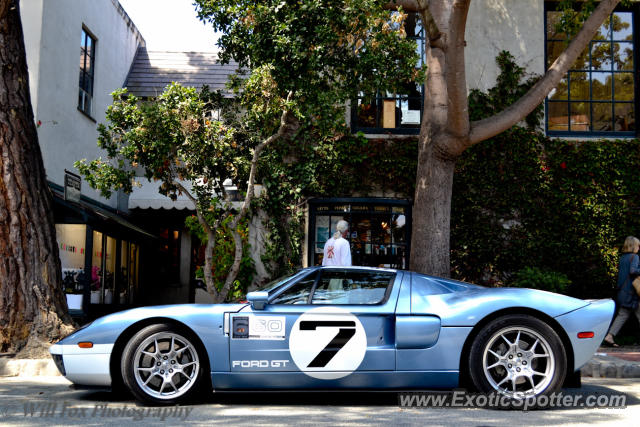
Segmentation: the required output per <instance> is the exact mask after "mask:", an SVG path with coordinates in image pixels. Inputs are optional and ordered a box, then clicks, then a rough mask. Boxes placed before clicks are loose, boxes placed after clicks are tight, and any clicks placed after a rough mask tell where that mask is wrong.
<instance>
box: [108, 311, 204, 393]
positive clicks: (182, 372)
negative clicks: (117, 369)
mask: <svg viewBox="0 0 640 427" xmlns="http://www.w3.org/2000/svg"><path fill="white" fill-rule="evenodd" d="M121 362H122V363H121V365H120V366H121V370H122V378H123V380H124V383H125V384H126V385H127V387H128V388H129V390H131V392H132V393H133V394H134V395H135V396H136V397H137V398H138V399H140V400H142V401H144V402H147V403H153V404H176V403H179V402H184V401H187V400H189V399H190V398H191V397H193V396H194V393H196V392H197V390H198V389H199V388H200V386H201V385H202V383H203V376H204V369H203V360H202V357H201V355H200V354H199V351H198V348H197V347H196V340H195V338H194V337H193V336H192V334H191V333H189V332H188V331H186V330H183V329H182V328H178V327H177V326H175V325H172V324H156V325H151V326H148V327H146V328H144V329H142V330H141V331H140V332H138V333H137V334H136V335H134V336H133V338H131V340H130V341H129V343H128V344H127V346H126V347H125V349H124V352H123V353H122V360H121Z"/></svg>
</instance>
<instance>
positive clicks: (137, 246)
mask: <svg viewBox="0 0 640 427" xmlns="http://www.w3.org/2000/svg"><path fill="white" fill-rule="evenodd" d="M556 6H557V2H553V1H544V0H476V1H473V2H471V8H470V11H469V14H468V16H469V18H468V23H467V37H466V40H467V48H466V53H465V55H466V57H465V60H466V64H467V67H466V77H467V86H468V89H469V90H470V89H480V90H482V91H486V90H488V89H489V88H491V87H493V86H495V84H496V78H497V76H498V72H499V69H498V66H497V64H496V61H495V59H496V56H497V55H498V53H499V52H500V51H502V50H507V51H509V52H510V53H511V54H512V55H513V56H514V57H515V60H516V63H517V64H518V65H520V66H523V67H525V68H526V70H527V72H529V73H530V74H534V75H535V74H537V75H542V74H543V73H544V72H545V69H546V67H548V66H549V65H550V64H551V63H552V62H553V60H554V59H555V58H556V57H557V55H558V54H559V52H561V51H562V49H563V47H564V46H565V42H566V35H564V34H562V33H560V32H558V31H557V30H556V28H555V23H556V22H557V19H558V16H559V14H558V12H557V11H556ZM639 11H640V8H639V7H638V5H635V4H634V5H633V6H632V7H631V8H628V9H627V8H623V7H619V8H618V9H616V11H615V12H614V13H613V14H612V16H611V17H610V19H609V20H608V21H607V22H605V24H604V25H603V26H602V27H601V28H600V30H599V31H598V33H597V35H596V36H595V37H594V39H593V41H592V42H591V43H590V44H589V46H588V47H587V48H586V49H585V51H584V52H583V54H582V55H581V57H580V59H579V60H578V61H577V62H576V64H575V65H574V66H573V67H572V69H571V70H570V72H569V73H568V74H567V76H565V78H564V79H563V80H562V82H561V83H560V84H559V86H558V87H557V88H556V89H555V90H554V91H552V93H551V94H550V95H549V96H548V97H547V99H546V101H545V116H544V122H543V123H542V125H541V126H543V127H544V129H545V131H546V133H547V134H548V135H549V136H554V137H555V136H557V137H580V138H582V139H584V138H591V137H593V138H601V137H616V138H617V137H629V138H635V137H636V136H637V130H636V128H635V111H637V107H638V99H640V97H639V96H637V91H638V90H637V88H638V82H637V79H638V77H637V76H638V70H637V65H636V64H637V63H638V61H637V58H636V50H635V44H636V40H637V38H638V36H637V35H636V32H635V25H636V22H639V21H638V20H637V17H638V12H639ZM21 13H22V16H23V25H24V32H25V43H26V48H27V60H28V66H29V71H30V86H31V92H32V102H33V107H34V115H35V117H36V120H37V121H38V126H39V128H38V134H39V138H40V144H41V147H42V152H43V157H44V162H45V168H46V171H47V175H48V179H49V181H50V184H51V188H52V190H53V192H54V195H55V196H56V197H55V200H56V221H57V223H58V225H57V229H58V230H57V231H58V236H59V243H60V250H61V258H62V261H63V268H64V269H65V277H66V278H65V283H66V284H65V287H66V288H67V291H69V293H70V294H75V296H72V297H71V298H72V299H73V300H74V301H76V304H75V305H74V307H78V305H77V299H78V298H80V297H79V296H78V295H80V294H81V295H82V302H81V303H80V307H81V308H82V309H83V310H84V311H85V312H87V311H90V310H91V309H93V311H94V312H96V313H97V312H99V311H104V310H112V309H114V308H116V307H122V306H126V305H128V304H152V303H163V302H189V301H191V302H193V301H202V302H204V301H206V300H207V296H206V294H204V293H203V291H201V290H196V289H195V287H194V269H195V267H196V264H197V261H196V258H197V245H195V244H193V243H192V238H191V236H189V234H188V232H187V231H186V230H185V227H184V219H185V217H186V216H187V215H191V214H192V213H193V206H191V204H190V202H189V201H188V200H180V199H179V200H177V201H171V200H170V199H168V198H166V197H164V196H162V195H160V194H159V193H158V191H157V188H155V187H154V183H147V182H146V180H144V179H141V180H140V181H141V182H142V183H143V187H142V188H136V189H135V190H134V192H133V194H132V195H131V196H130V197H126V196H124V195H122V194H116V195H114V196H113V197H111V198H109V199H107V198H104V197H102V196H101V195H100V194H98V193H96V192H95V191H93V190H92V189H90V188H89V187H88V186H87V185H81V186H80V192H79V194H75V193H74V185H75V184H74V183H77V177H74V176H73V162H74V161H75V160H78V159H81V158H88V159H93V158H97V157H100V155H101V154H102V153H101V152H100V150H99V149H98V148H97V146H96V139H97V132H96V127H97V123H100V122H103V121H104V115H105V110H106V107H107V106H108V105H110V104H111V102H112V100H111V96H110V95H109V94H110V93H111V92H112V91H113V90H115V89H117V88H120V87H123V86H124V87H127V88H128V89H129V91H130V92H131V93H133V94H134V95H137V96H140V97H143V98H149V97H153V96H155V95H158V94H159V93H161V92H162V91H163V89H164V87H165V86H166V85H167V84H169V83H170V82H172V81H177V82H179V83H181V84H183V85H186V86H194V87H197V88H200V87H202V85H204V84H206V85H208V86H209V87H210V88H211V89H213V90H215V89H224V87H225V84H226V82H227V80H228V77H229V75H230V74H232V73H233V72H234V71H235V65H234V64H230V65H226V66H224V65H220V64H217V63H216V60H217V57H216V55H215V54H210V53H197V52H149V51H147V49H146V48H145V43H144V39H143V38H142V36H141V35H140V33H139V32H138V30H137V29H136V27H135V24H134V23H133V22H132V21H131V20H130V19H129V17H128V16H127V15H126V12H125V11H124V10H123V9H122V7H121V6H120V5H119V3H118V2H117V0H96V1H92V2H80V1H74V0H57V1H55V2H54V1H52V0H29V1H24V0H23V1H22V2H21ZM406 31H407V36H408V37H412V38H415V39H416V41H417V42H418V48H419V49H421V51H422V50H423V47H424V33H423V30H422V28H421V24H420V21H419V19H417V18H416V17H415V16H410V17H409V18H408V20H407V22H406ZM78 44H79V45H80V49H78ZM78 59H80V65H79V66H78ZM423 90H424V89H423V86H422V85H421V84H419V83H416V84H413V85H408V86H407V87H406V88H405V90H403V91H402V93H379V94H377V95H376V96H375V97H369V98H365V97H364V96H362V97H359V98H357V99H354V100H353V101H352V102H351V104H350V105H349V106H348V107H347V108H346V111H345V114H346V118H347V122H348V123H349V125H350V126H351V129H352V131H353V132H363V133H364V134H365V135H366V136H367V137H368V138H370V139H375V140H393V141H396V142H400V143H402V141H406V142H407V143H408V142H409V141H410V140H415V139H416V138H417V135H418V132H419V126H420V123H421V120H422V104H423ZM229 96H230V95H229ZM65 171H68V172H70V173H68V172H65ZM65 184H67V185H65ZM65 189H66V192H67V194H68V197H65ZM74 194H75V196H74ZM411 207H412V200H411V195H407V194H401V193H400V192H393V191H391V192H389V191H386V192H385V191H382V190H376V189H373V190H368V191H363V192H359V193H358V194H349V195H336V197H334V198H330V199H322V198H316V199H311V200H310V202H309V203H308V205H307V207H306V209H307V216H306V234H305V236H306V237H305V242H304V254H303V259H302V263H303V265H305V266H306V265H316V264H319V263H321V261H322V248H323V246H324V242H326V240H327V239H328V238H329V236H331V234H333V232H334V231H335V225H336V224H337V222H338V221H339V220H341V219H344V220H347V221H348V222H349V224H350V235H349V239H350V242H351V250H352V254H353V262H354V264H361V265H374V266H388V267H396V268H407V267H408V260H409V254H410V251H411V241H410V236H411V223H412V211H411ZM134 224H137V225H134ZM250 240H251V245H252V248H253V250H254V253H253V258H254V261H255V263H256V266H257V268H258V274H257V281H263V280H265V279H266V278H267V277H268V273H267V271H266V269H265V268H264V266H263V265H262V262H261V256H260V255H261V253H262V251H263V247H264V240H265V236H264V230H263V229H262V226H261V222H260V220H259V219H256V220H254V222H253V224H252V231H251V235H250ZM158 266H159V267H158ZM81 282H82V283H84V285H82V284H81Z"/></svg>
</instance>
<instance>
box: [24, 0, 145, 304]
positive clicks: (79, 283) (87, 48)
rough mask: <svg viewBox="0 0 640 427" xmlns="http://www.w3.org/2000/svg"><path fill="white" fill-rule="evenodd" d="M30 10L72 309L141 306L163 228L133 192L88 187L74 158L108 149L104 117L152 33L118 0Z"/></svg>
mask: <svg viewBox="0 0 640 427" xmlns="http://www.w3.org/2000/svg"><path fill="white" fill-rule="evenodd" d="M20 12H21V16H22V23H23V30H24V34H25V47H26V52H27V66H28V69H29V86H30V89H31V100H32V105H33V111H34V117H35V120H36V124H37V128H38V138H39V142H40V147H41V151H42V156H43V160H44V166H45V171H46V174H47V180H48V182H49V186H50V189H51V191H52V193H53V196H54V209H55V211H54V215H55V221H56V232H57V238H58V244H59V250H60V258H61V261H62V269H63V280H64V283H63V286H64V288H65V292H66V293H67V302H68V304H69V308H70V311H71V313H72V314H75V315H78V316H81V317H87V316H89V317H95V316H98V315H100V314H102V313H104V312H109V311H115V310H116V309H118V308H122V307H127V306H130V305H133V304H136V303H138V302H139V300H140V293H141V286H142V285H141V277H142V272H141V270H142V268H143V259H142V257H143V253H144V250H143V248H144V247H146V246H148V244H149V242H153V241H154V240H155V236H153V235H151V234H150V233H147V232H146V231H144V230H143V229H141V228H140V227H137V226H135V225H133V224H132V223H131V222H130V221H129V220H128V216H127V212H128V209H127V201H126V197H124V195H122V194H115V195H114V196H113V197H111V198H106V197H103V196H101V195H100V194H99V193H98V192H96V191H95V190H93V189H91V188H90V187H89V186H88V185H82V183H81V180H80V177H79V176H77V175H76V174H75V173H74V167H73V164H74V162H75V161H77V160H80V159H82V158H88V159H92V158H96V157H99V156H100V155H101V154H102V153H101V150H100V149H99V148H98V147H97V144H96V141H97V136H98V132H97V125H98V123H100V122H103V121H104V117H105V111H106V108H107V106H108V105H110V104H111V102H112V100H111V95H110V94H111V92H113V91H114V90H115V89H118V88H120V87H122V85H123V84H124V81H125V79H126V77H127V74H128V72H129V69H130V67H131V63H132V61H133V58H134V56H135V53H136V51H137V49H138V47H139V46H144V44H145V41H144V38H143V37H142V35H141V34H140V32H139V31H138V30H137V28H136V26H135V25H134V23H133V22H132V21H131V19H130V18H129V17H128V16H127V14H126V12H125V11H124V9H123V8H122V7H121V6H120V4H119V3H118V1H117V0H96V1H91V2H85V1H75V0H57V1H51V0H28V1H25V0H23V1H21V2H20Z"/></svg>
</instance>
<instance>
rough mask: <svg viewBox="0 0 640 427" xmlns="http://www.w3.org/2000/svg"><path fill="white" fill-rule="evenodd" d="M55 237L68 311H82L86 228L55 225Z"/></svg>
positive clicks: (85, 281)
mask: <svg viewBox="0 0 640 427" xmlns="http://www.w3.org/2000/svg"><path fill="white" fill-rule="evenodd" d="M56 236H57V241H58V249H59V252H60V264H61V265H62V286H63V288H64V291H65V293H66V294H67V305H68V306H69V309H70V310H81V309H82V298H83V296H82V293H83V291H84V286H85V285H86V283H87V280H86V278H85V274H84V261H85V244H86V236H87V226H86V225H84V224H56Z"/></svg>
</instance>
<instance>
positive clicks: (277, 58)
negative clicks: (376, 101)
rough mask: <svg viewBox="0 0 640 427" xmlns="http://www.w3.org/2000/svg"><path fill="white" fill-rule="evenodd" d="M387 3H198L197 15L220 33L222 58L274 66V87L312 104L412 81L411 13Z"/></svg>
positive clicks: (329, 0) (343, 0)
mask: <svg viewBox="0 0 640 427" xmlns="http://www.w3.org/2000/svg"><path fill="white" fill-rule="evenodd" d="M386 3H387V2H386V0H298V1H282V0H259V1H255V0H196V1H195V5H196V8H197V11H198V16H199V17H200V19H202V20H203V21H207V22H210V23H211V24H212V25H213V28H214V29H215V30H216V31H218V32H220V33H221V34H220V37H219V38H218V43H217V44H218V46H219V47H220V50H221V53H220V55H221V58H222V60H223V61H224V62H228V61H230V60H232V59H233V60H236V61H238V63H239V64H240V66H241V67H245V68H258V67H262V66H272V67H274V68H273V73H272V75H273V78H274V81H275V83H276V85H277V87H278V88H279V89H280V90H281V91H282V92H283V93H287V92H289V91H293V92H295V93H296V94H299V95H300V96H301V98H304V99H305V100H306V101H307V102H311V103H312V106H314V105H315V106H319V105H321V103H317V102H316V99H317V98H318V97H319V96H328V97H329V98H333V99H334V100H335V101H339V102H344V101H346V100H347V99H350V98H352V97H353V96H354V95H355V94H356V92H357V91H365V92H368V93H374V92H375V91H376V90H378V89H386V88H388V89H390V90H393V89H394V86H398V85H399V84H401V83H402V82H405V81H408V80H411V79H413V78H415V76H416V75H417V74H416V70H415V68H416V66H417V62H418V55H417V54H416V44H415V41H413V40H410V39H407V38H406V33H405V31H404V19H405V18H406V14H404V13H402V12H399V13H398V12H393V13H391V12H389V11H388V10H385V9H384V5H385V4H386ZM330 105H334V104H333V103H331V104H330ZM312 117H313V116H311V115H308V116H307V118H308V119H310V118H312Z"/></svg>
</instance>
